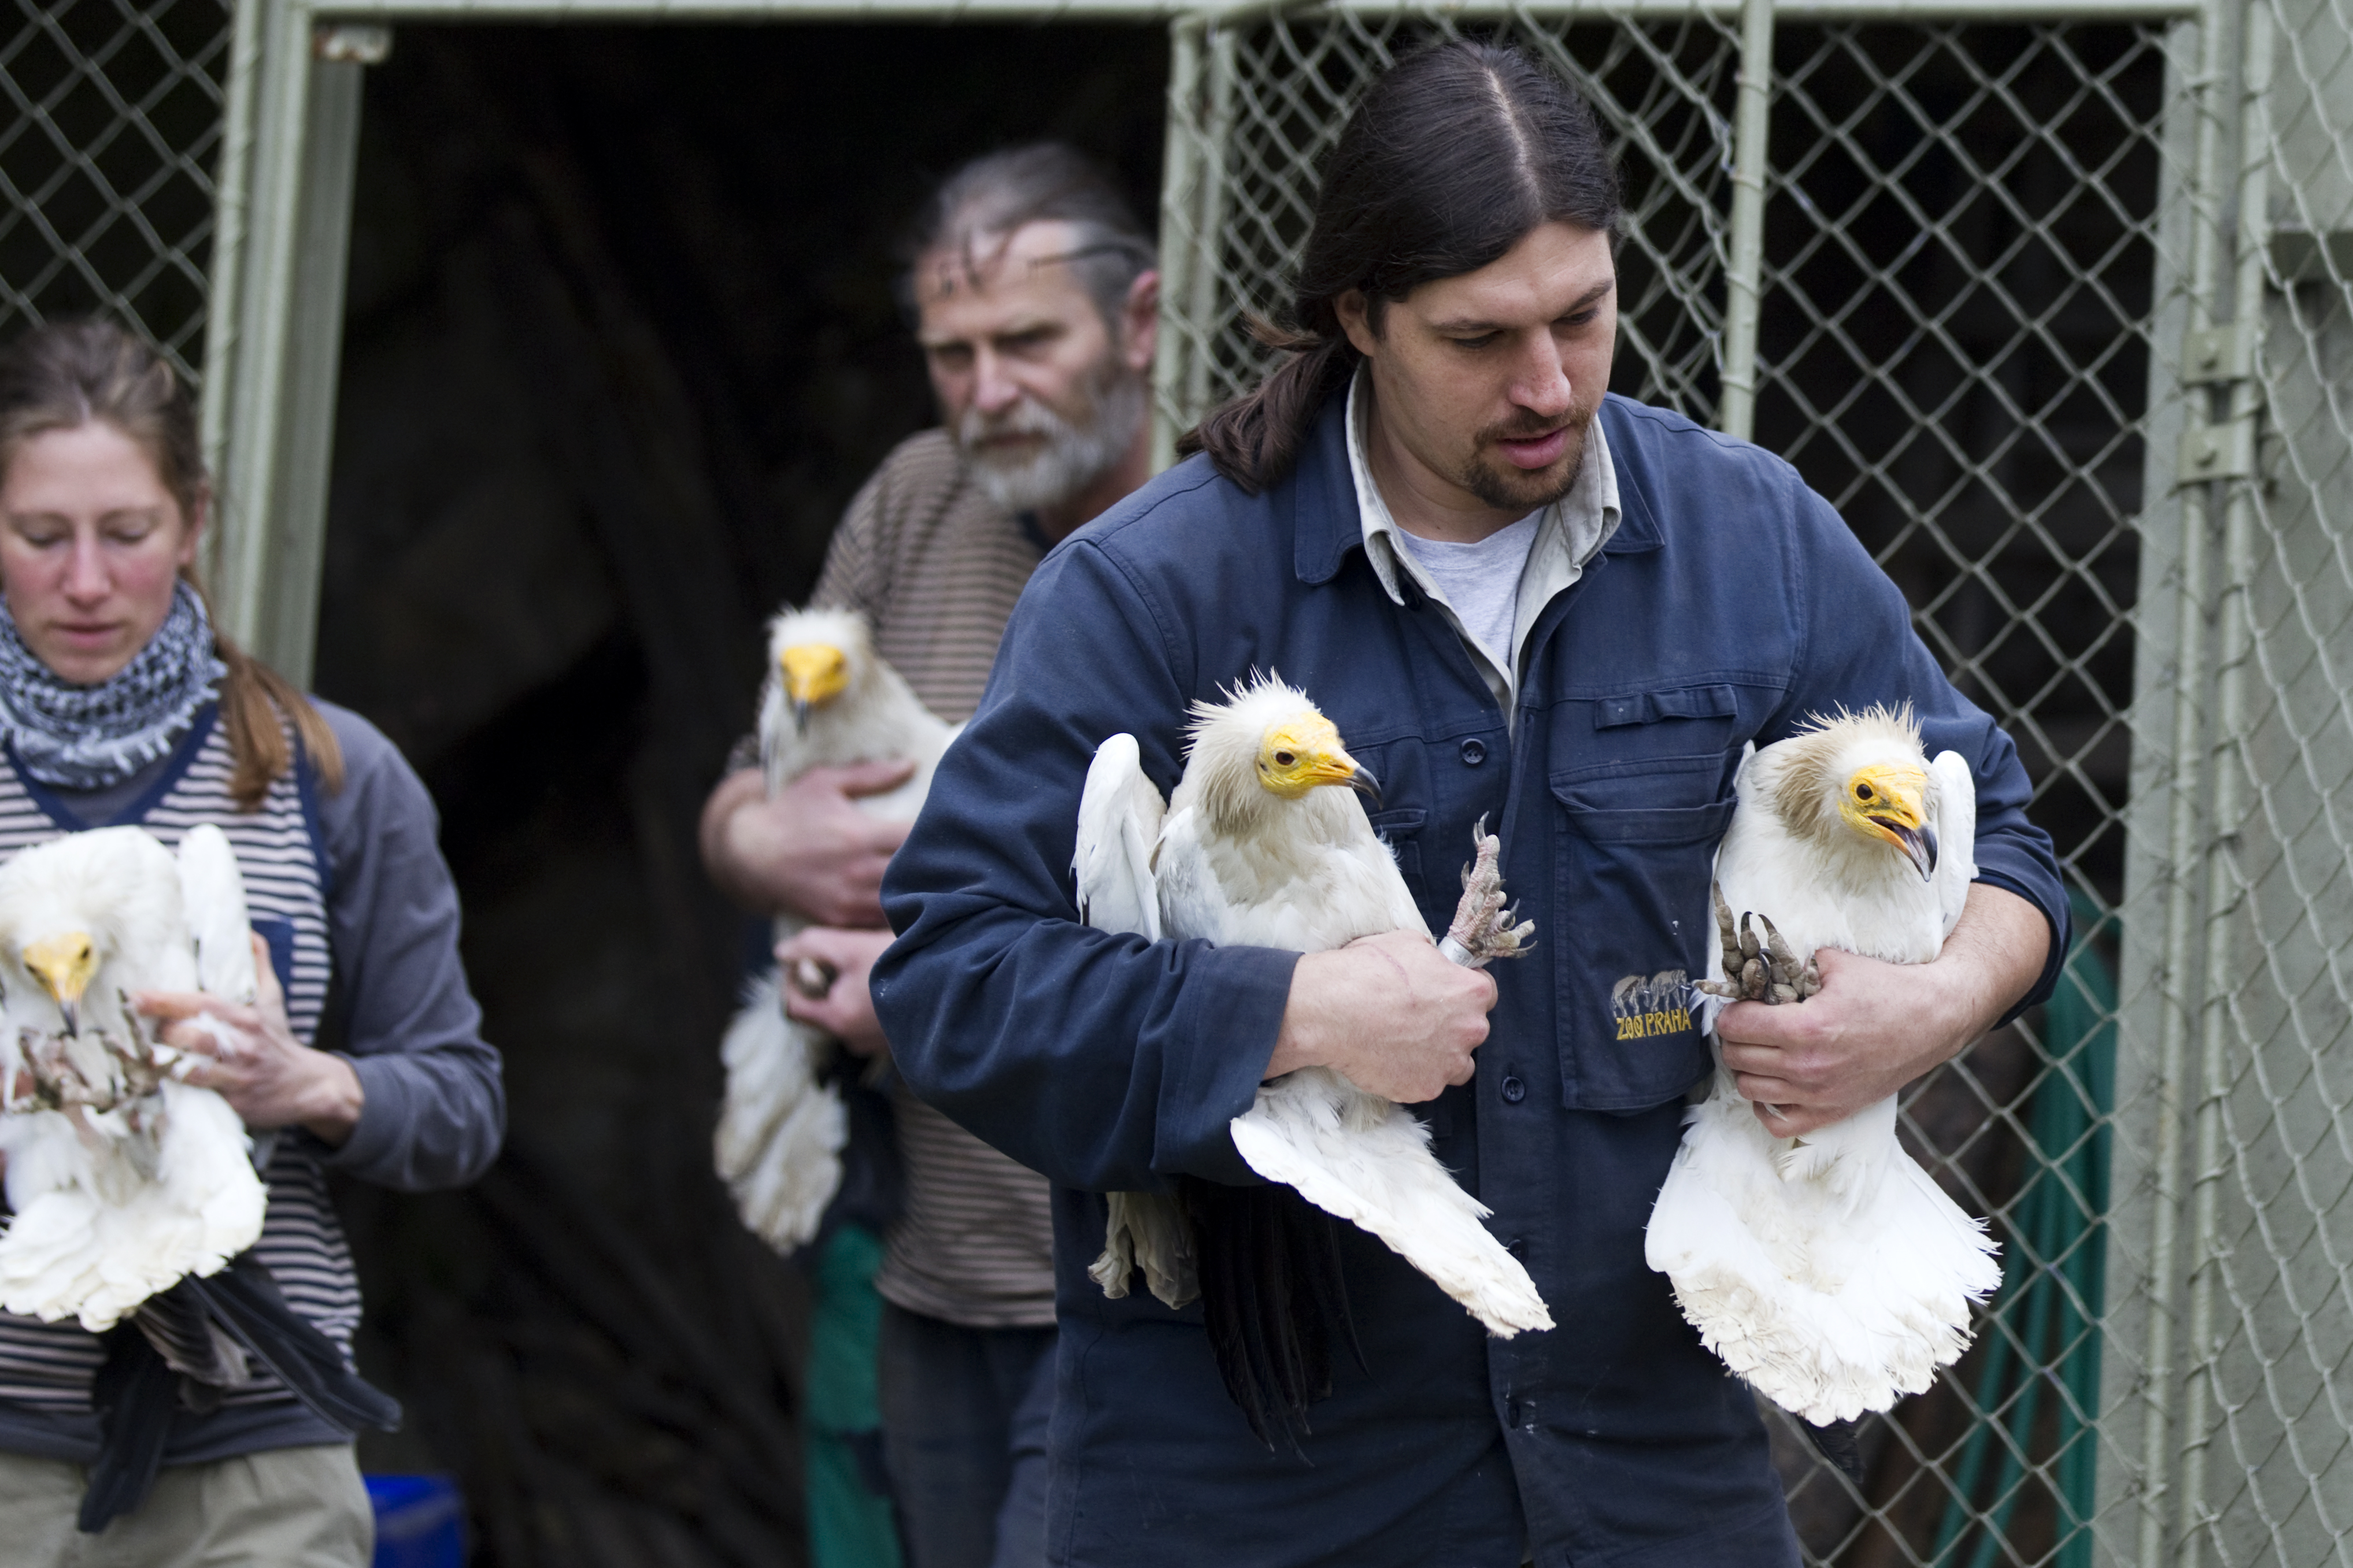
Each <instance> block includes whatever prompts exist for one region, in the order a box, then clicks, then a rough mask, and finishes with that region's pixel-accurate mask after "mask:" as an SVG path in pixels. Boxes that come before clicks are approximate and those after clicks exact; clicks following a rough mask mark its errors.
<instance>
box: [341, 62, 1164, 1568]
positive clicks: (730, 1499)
mask: <svg viewBox="0 0 2353 1568" xmlns="http://www.w3.org/2000/svg"><path fill="white" fill-rule="evenodd" d="M1165 57H1166V35H1165V34H1164V33H1163V32H1162V31H1160V30H1159V29H1157V28H1149V27H1145V28H1108V27H1099V28H1080V27H1052V28H1035V27H1008V26H993V27H955V28H943V27H919V26H900V27H890V28H883V27H863V28H847V27H797V26H772V27H763V28H749V27H695V28H675V29H655V28H628V29H617V28H557V27H544V28H496V29H484V28H455V27H452V28H436V29H415V30H404V31H403V32H402V33H401V34H400V36H399V37H398V39H397V42H396V47H395V50H394V53H393V56H392V58H391V60H390V61H389V62H388V63H387V64H385V66H383V67H381V68H377V69H375V70H374V71H372V72H371V73H370V76H369V79H368V84H367V95H366V110H365V121H364V132H363V135H362V142H361V152H360V174H359V198H358V210H357V213H356V215H355V219H354V226H353V247H352V267H351V288H350V297H349V309H348V312H347V316H346V322H345V336H344V346H343V380H342V388H341V396H340V401H339V404H338V408H337V427H336V446H335V458H334V477H333V486H332V500H331V506H330V525H329V531H328V550H327V573H326V584H325V592H324V600H323V605H322V616H321V630H320V640H319V658H318V668H317V687H318V689H319V691H320V692H321V694H322V695H323V696H325V697H328V698H330V699H332V700H336V701H340V702H343V703H346V704H348V705H350V706H352V707H353V708H356V709H357V710H360V711H361V712H362V713H364V714H365V715H366V716H367V717H368V718H370V719H372V720H374V721H375V722H376V723H377V724H378V725H380V726H382V727H383V728H384V729H385V731H387V732H388V733H389V734H390V735H391V736H392V737H393V739H394V740H395V741H396V742H398V743H399V744H400V745H401V747H402V748H403V749H404V750H405V751H406V752H407V754H408V756H409V758H410V759H411V760H412V761H413V762H414V763H416V764H417V767H418V769H419V771H420V772H422V773H423V774H424V775H425V778H426V781H427V784H429V785H430V786H431V787H432V790H433V793H434V795H435V798H436V800H437V801H438V805H439V806H440V810H441V813H442V818H443V825H442V844H443V848H444V852H445V853H446V854H447V855H448V858H449V861H450V864H451V866H452V868H453V869H454V870H455V872H456V875H457V879H458V882H459V889H460V891H461V892H462V894H463V896H464V900H465V908H466V921H467V931H466V959H467V964H468V968H469V971H470V974H471V976H472V979H473V983H474V986H475V990H476V993H477V994H478V995H479V996H480V998H481V1001H482V1004H483V1007H484V1009H485V1012H486V1015H487V1025H486V1033H487V1034H488V1036H489V1037H490V1038H491V1040H492V1041H493V1042H494V1043H496V1044H497V1045H499V1046H500V1047H502V1048H503V1049H504V1050H505V1052H506V1059H507V1082H508V1088H509V1093H510V1097H511V1116H510V1126H511V1132H510V1137H509V1152H508V1153H507V1155H506V1156H505V1157H504V1158H503V1159H502V1160H501V1163H500V1164H499V1166H498V1168H497V1169H496V1170H495V1171H494V1172H493V1173H492V1174H491V1177H490V1178H489V1179H488V1180H486V1181H485V1182H484V1183H483V1184H481V1185H480V1187H478V1188H477V1189H475V1190H474V1191H472V1192H470V1193H468V1194H453V1195H444V1196H434V1197H424V1198H405V1197H396V1196H392V1195H389V1194H381V1193H377V1192H373V1191H367V1190H363V1189H358V1188H350V1189H347V1190H346V1191H345V1192H344V1193H343V1201H344V1209H345V1215H346V1218H347V1220H348V1222H349V1223H350V1226H351V1228H352V1233H353V1243H354V1247H355V1248H356V1249H357V1251H358V1253H359V1255H360V1259H361V1268H362V1274H363V1278H364V1286H365V1289H366V1291H367V1297H368V1315H369V1323H368V1327H367V1329H366V1330H365V1331H364V1345H363V1360H364V1363H365V1364H366V1367H367V1370H368V1371H369V1372H370V1373H371V1374H372V1375H375V1376H376V1377H378V1378H380V1379H381V1380H382V1381H383V1382H384V1383H385V1384H386V1385H387V1386H388V1387H390V1388H391V1389H393V1390H394V1391H395V1392H396V1393H397V1394H399V1395H400V1396H401V1398H402V1399H403V1401H404V1402H405V1403H406V1405H407V1408H408V1426H407V1428H406V1431H404V1432H403V1433H401V1434H400V1435H398V1436H396V1437H393V1438H390V1439H386V1440H385V1441H384V1442H383V1443H382V1444H381V1445H377V1446H372V1447H370V1449H369V1450H368V1451H367V1452H366V1453H365V1454H364V1458H366V1459H367V1461H368V1462H369V1463H370V1465H371V1467H372V1468H404V1469H405V1468H441V1469H450V1470H454V1471H456V1472H457V1473H458V1474H459V1478H460V1479H461V1481H462V1483H463V1484H464V1486H465V1488H466V1490H467V1493H468V1497H469V1499H470V1503H471V1505H472V1509H473V1513H474V1523H475V1530H476V1535H477V1541H478V1550H477V1556H476V1561H477V1562H481V1563H499V1564H501V1565H507V1568H513V1565H519V1564H524V1563H551V1564H553V1563H563V1564H566V1565H572V1564H599V1563H613V1564H622V1563H629V1564H636V1563H646V1564H654V1563H659V1564H664V1565H673V1568H691V1565H694V1564H700V1563H713V1564H717V1563H745V1564H749V1563H793V1562H797V1561H799V1559H800V1556H801V1541H800V1516H801V1506H800V1483H799V1476H798V1469H797V1451H796V1444H795V1441H794V1437H793V1420H794V1411H795V1406H796V1401H795V1389H794V1386H793V1384H794V1381H795V1377H796V1370H795V1369H796V1361H797V1357H796V1352H795V1346H796V1343H797V1338H798V1333H799V1312H800V1303H801V1295H800V1289H799V1285H798V1281H797V1279H796V1278H795V1276H794V1274H793V1272H792V1270H791V1268H790V1267H789V1266H787V1265H785V1264H782V1263H780V1262H779V1261H778V1260H776V1259H775V1258H772V1257H770V1256H769V1255H767V1254H766V1252H765V1250H764V1249H763V1248H762V1247H760V1246H759V1245H758V1244H757V1243H755V1242H754V1241H752V1240H751V1239H750V1238H749V1237H747V1236H745V1235H744V1232H743V1231H742V1230H741V1229H740V1228H739V1227H738V1226H736V1224H735V1221H734V1218H733V1212H732V1210H731V1209H730V1207H729V1206H728V1203H727V1200H726V1198H725V1196H724V1194H723V1192H722V1191H721V1189H720V1188H719V1186H718V1184H717V1183H716V1181H715V1179H714V1178H713V1177H712V1173H711V1164H710V1135H711V1126H712V1117H713V1113H714V1108H715V1106H716V1104H717V1099H718V1092H719V1071H718V1064H717V1059H716V1044H717V1040H718V1036H719V1032H720V1030H721V1028H722V1026H723V1023H724V1020H725V1017H726V1015H727V1013H728V1011H729V1009H730V1007H731V1006H732V1005H733V994H734V990H735V987H736V985H737V984H738V982H739V980H740V977H741V975H742V973H743V972H744V967H745V965H746V963H747V953H748V952H754V951H756V943H755V942H754V941H751V940H748V937H749V934H750V933H749V932H748V931H747V922H746V921H744V919H743V918H742V917H741V916H739V915H738V914H736V913H735V912H734V911H733V910H730V909H728V908H727V907H726V906H725V905H723V903H722V902H721V901H720V900H717V899H716V898H715V897H714V896H713V895H712V894H711V893H710V892H709V890H708V889H706V888H705V886H704V884H703V881H702V875H701V872H700V868H699V867H698V865H697V862H696V858H695V853H694V839H693V826H694V817H695V813H696V809H697V807H698V806H699V805H700V803H701V800H702V795H703V794H704V792H705V791H706V790H707V789H708V788H709V787H710V785H711V784H712V782H713V781H714V780H715V779H716V777H717V775H718V773H719V772H720V770H721V768H722V766H723V760H724V758H725V755H726V752H727V750H728V747H729V745H730V743H731V742H732V741H733V738H734V737H735V736H736V735H737V734H739V733H741V732H742V731H744V730H745V729H746V728H748V726H749V723H750V719H751V713H752V704H753V700H754V689H755V686H756V681H757V677H758V664H759V651H758V631H759V626H760V622H761V619H762V618H763V617H764V616H765V615H766V614H767V613H769V612H770V611H771V610H773V609H774V608H775V607H776V605H777V604H778V603H779V602H780V601H782V600H784V599H786V598H790V597H797V596H798V595H802V594H804V593H805V592H806V591H807V586H808V584H809V583H810V582H811V580H812V579H813V577H814V575H815V574H816V570H817V567H818V563H819V562H820V560H821V559H822V557H823V553H824V550H825V545H826V541H827V538H828V534H829V532H830V531H831V529H832V526H833V523H834V521H835V520H836V519H837V518H838V517H839V514H840V511H841V510H842V508H843V506H844V505H845V504H846V503H847V501H848V500H849V496H850V494H851V493H852V491H853V490H854V489H856V487H857V486H858V484H859V483H860V481H861V480H862V479H864V477H865V476H866V475H867V474H868V473H869V472H870V471H871V469H872V468H873V467H874V466H875V464H876V463H877V462H878V461H879V460H880V459H881V457H882V456H883V454H884V453H886V452H887V451H888V450H889V449H890V447H892V445H893V444H894V443H895V442H897V441H898V440H899V439H900V438H901V437H904V436H906V435H908V434H909V433H911V432H913V431H914V430H917V429H919V428H922V427H923V426H924V425H926V424H927V423H929V422H930V419H931V409H930V398H929V393H928V390H927V388H926V386H925V383H924V380H923V370H922V365H921V363H920V361H919V359H918V358H917V356H916V355H915V353H913V350H912V348H911V347H910V346H909V343H908V341H907V337H906V332H905V327H904V323H903V322H902V320H901V318H900V315H899V312H898V309H897V306H896V304H895V303H894V300H893V292H892V274H893V258H892V249H893V240H894V239H895V237H896V235H897V233H898V231H899V229H900V226H902V224H903V223H904V222H905V220H906V218H907V217H908V216H909V214H910V213H911V211H912V210H913V207H914V205H916V203H917V202H918V201H919V199H920V197H921V196H922V195H923V191H924V190H925V188H926V186H927V185H928V184H929V183H930V182H931V181H932V180H933V179H934V178H936V177H937V176H938V175H939V174H943V173H944V172H945V171H947V170H948V169H949V168H951V167H953V166H954V165H955V163H959V162H960V161H962V160H963V159H965V158H966V157H969V156H971V155H974V154H976V153H981V152H985V151H987V150H989V149H991V148H993V147H997V146H1002V145H1007V144H1010V143H1013V142H1020V141H1025V140H1029V139H1034V138H1037V137H1039V136H1049V135H1051V136H1060V137H1062V138H1065V139H1067V140H1069V141H1071V142H1075V143H1076V144H1077V145H1079V146H1080V147H1081V148H1082V149H1083V150H1084V151H1086V152H1088V153H1092V154H1093V155H1094V156H1096V157H1097V158H1098V159H1100V160H1101V161H1103V163H1106V164H1107V165H1108V166H1110V167H1112V168H1113V170H1115V171H1116V173H1117V174H1119V175H1120V177H1121V178H1122V179H1123V180H1124V183H1125V184H1127V186H1128V188H1129V189H1130V190H1131V192H1132V193H1133V196H1134V201H1135V202H1136V204H1137V205H1138V207H1139V209H1140V210H1141V211H1142V212H1143V213H1144V214H1145V216H1150V212H1151V209H1152V206H1153V205H1154V202H1155V195H1156V192H1157V188H1158V181H1159V167H1158V165H1159V158H1160V148H1161V112H1162V101H1163V95H1164V90H1165V81H1164V73H1165V69H1166V64H1165Z"/></svg>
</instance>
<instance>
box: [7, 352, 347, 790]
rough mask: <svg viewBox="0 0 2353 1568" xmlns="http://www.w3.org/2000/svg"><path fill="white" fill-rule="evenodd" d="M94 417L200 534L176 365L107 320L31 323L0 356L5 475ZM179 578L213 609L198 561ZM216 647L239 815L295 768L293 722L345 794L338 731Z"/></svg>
mask: <svg viewBox="0 0 2353 1568" xmlns="http://www.w3.org/2000/svg"><path fill="white" fill-rule="evenodd" d="M92 420H98V421H100V422H102V423H104V424H107V425H110V426H113V427H114V428H115V429H116V430H118V431H121V433H122V434H123V435H124V436H125V437H129V438H130V439H131V440H132V442H133V443H135V444H136V445H137V446H138V447H139V449H140V450H141V451H142V452H144V453H146V454H147V460H148V461H149V462H151V463H153V464H154V465H155V477H156V478H157V479H160V480H161V481H163V485H164V489H167V490H169V491H171V492H172V499H173V500H175V501H177V502H178V503H179V506H180V513H181V516H182V517H183V518H184V519H185V520H186V521H187V523H188V524H189V526H191V527H194V526H195V525H196V524H197V522H198V521H199V520H200V519H202V518H203V517H204V516H205V514H206V510H207V507H208V504H209V502H210V501H211V500H212V484H211V481H210V480H209V479H207V478H206V474H205V462H204V454H203V450H202V447H201V446H200V444H199V442H198V441H197V438H196V405H195V398H194V397H193V396H191V395H190V394H189V389H188V384H187V383H186V382H185V381H183V380H182V379H181V378H180V376H179V375H178V374H176V373H175V372H174V370H173V369H172V364H171V362H170V361H169V360H166V359H165V358H164V356H163V355H162V354H160V353H156V352H155V350H154V349H153V347H152V346H150V345H149V344H147V343H145V342H142V341H141V340H140V339H138V338H137V337H135V336H133V335H132V334H131V333H129V332H126V331H123V330H122V329H121V328H120V327H117V326H114V325H112V324H111V323H110V322H106V321H57V322H51V323H49V324H48V325H47V326H40V327H35V328H34V329H33V330H32V331H28V332H26V333H25V334H24V335H23V336H22V337H20V338H18V339H17V340H16V342H13V343H10V344H9V345H8V346H7V348H5V350H0V473H5V472H6V471H7V467H8V465H9V464H10V463H12V462H14V461H15V460H16V453H17V451H18V450H19V449H20V448H21V447H23V446H24V444H25V443H26V441H29V440H31V439H32V438H33V437H36V436H38V435H40V434H42V433H43V432H44V431H48V430H71V429H76V428H78V427H79V426H84V425H87V424H89V423H90V422H91V421H92ZM180 576H181V578H182V579H183V580H184V581H185V582H186V583H187V584H188V586H189V587H191V588H193V589H195V592H196V595H197V596H198V597H199V598H204V599H205V612H206V616H207V617H208V618H209V617H210V616H211V613H212V601H211V600H210V599H209V598H206V596H205V584H204V580H203V578H202V577H201V576H199V575H198V574H197V572H196V569H195V565H194V564H193V563H191V564H189V565H187V566H184V567H182V568H181V569H180ZM213 647H214V648H215V650H216V652H218V654H219V655H220V661H221V663H222V664H224V665H226V666H227V668H228V674H227V677H226V678H225V679H223V680H222V681H221V689H220V720H221V724H222V725H223V727H224V728H225V729H226V730H227V734H228V745H229V754H230V756H231V757H233V758H234V759H235V761H236V766H235V768H234V770H233V771H232V772H231V773H230V774H229V785H228V788H229V796H230V798H231V799H232V800H234V801H235V802H236V803H237V809H238V810H240V811H254V810H257V809H259V807H260V805H261V802H262V797H263V796H264V795H268V794H269V785H270V782H271V781H272V780H274V779H280V778H283V777H284V776H286V774H287V773H288V772H289V771H290V769H291V768H292V767H293V765H294V758H293V754H292V751H291V749H290V747H289V746H288V744H287V740H286V727H287V725H288V724H291V725H292V726H293V729H294V733H295V735H296V736H297V737H299V738H300V743H301V748H302V750H303V751H304V752H308V753H309V755H310V758H311V765H312V766H313V767H315V768H316V769H317V770H318V773H319V782H320V783H321V784H323V785H324V786H325V787H326V788H327V789H328V790H329V791H331V792H332V791H334V790H339V789H341V788H343V748H342V747H341V746H339V745H337V744H336V743H335V732H334V731H332V730H330V729H328V728H327V721H326V720H324V719H322V718H321V717H320V716H319V710H318V709H316V708H314V707H312V706H311V700H310V699H309V698H308V697H305V696H304V695H303V694H302V693H301V690H300V689H297V688H296V687H295V685H294V683H293V682H292V681H290V680H289V679H286V678H285V677H284V676H282V675H280V674H279V673H278V672H277V671H276V670H274V669H272V668H269V666H268V665H266V664H264V663H262V662H261V661H260V660H259V659H258V658H254V657H253V656H252V655H251V654H248V653H247V652H246V651H245V650H244V649H243V648H241V647H237V644H236V642H235V641H234V640H233V639H231V638H230V637H229V636H228V635H227V633H226V632H224V631H222V630H221V629H220V624H219V622H217V621H215V622H214V623H213Z"/></svg>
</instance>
